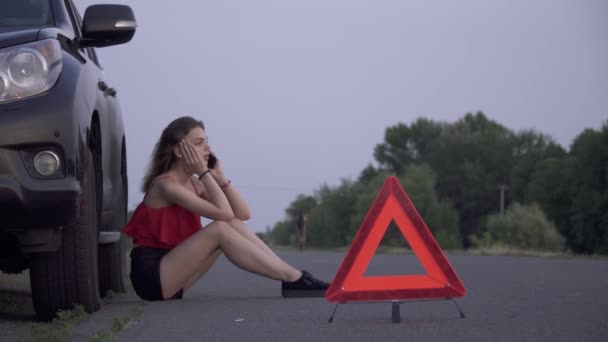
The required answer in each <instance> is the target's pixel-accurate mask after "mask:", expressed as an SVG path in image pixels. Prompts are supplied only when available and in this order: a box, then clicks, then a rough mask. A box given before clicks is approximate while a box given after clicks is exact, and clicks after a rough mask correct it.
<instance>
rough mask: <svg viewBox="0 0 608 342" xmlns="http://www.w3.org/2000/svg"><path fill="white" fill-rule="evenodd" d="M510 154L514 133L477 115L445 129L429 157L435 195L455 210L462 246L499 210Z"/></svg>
mask: <svg viewBox="0 0 608 342" xmlns="http://www.w3.org/2000/svg"><path fill="white" fill-rule="evenodd" d="M512 151H513V133H512V132H511V131H510V130H508V129H506V128H505V127H504V126H502V125H500V124H498V123H497V122H495V121H492V120H489V119H488V118H487V117H486V116H485V115H484V114H483V113H481V112H479V113H476V114H474V115H473V114H470V113H469V114H466V115H465V116H464V117H463V118H462V119H460V120H458V121H457V122H456V123H454V124H453V125H449V126H448V127H446V129H445V130H444V132H443V134H442V136H441V139H439V142H438V144H437V145H436V148H435V149H434V150H433V153H432V154H431V158H430V161H429V164H430V165H431V167H432V168H433V170H435V172H436V173H437V192H438V194H439V196H440V197H441V198H445V199H449V200H450V201H451V202H452V203H453V205H454V208H455V209H456V210H457V211H458V213H459V215H460V216H459V228H460V232H461V236H462V237H463V243H464V246H465V247H468V246H469V243H470V242H469V240H468V237H469V236H470V234H472V233H474V232H476V231H477V229H478V228H479V222H480V220H481V218H482V217H484V216H486V215H488V214H489V213H491V212H493V211H497V210H499V190H498V186H499V185H500V184H509V180H510V172H511V169H512V167H513V162H514V158H513V154H512Z"/></svg>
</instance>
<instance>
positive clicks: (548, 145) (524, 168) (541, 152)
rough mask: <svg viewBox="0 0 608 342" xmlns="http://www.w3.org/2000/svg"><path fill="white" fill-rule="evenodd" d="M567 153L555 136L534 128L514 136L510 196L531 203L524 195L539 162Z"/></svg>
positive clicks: (518, 200)
mask: <svg viewBox="0 0 608 342" xmlns="http://www.w3.org/2000/svg"><path fill="white" fill-rule="evenodd" d="M566 155H567V153H566V151H565V150H564V149H563V148H562V147H561V146H559V145H558V144H557V143H555V141H554V140H553V138H551V137H549V136H547V135H544V134H542V133H538V132H536V131H534V130H523V131H520V132H519V133H517V134H516V135H515V136H514V148H513V156H514V158H515V164H514V167H513V169H512V171H511V186H510V191H509V193H510V195H511V196H510V197H511V198H512V199H513V201H516V202H522V203H529V202H530V201H529V200H528V199H527V198H526V197H525V196H524V195H525V191H526V187H527V186H528V184H529V183H530V181H531V179H532V174H533V173H534V170H535V168H536V166H537V163H539V162H540V161H542V160H544V159H547V158H556V159H562V158H565V157H566Z"/></svg>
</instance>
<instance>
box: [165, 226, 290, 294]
mask: <svg viewBox="0 0 608 342" xmlns="http://www.w3.org/2000/svg"><path fill="white" fill-rule="evenodd" d="M217 250H221V251H222V252H223V253H224V254H225V255H226V257H227V258H228V260H230V261H231V262H232V263H233V264H235V265H236V266H237V267H239V268H242V269H244V270H246V271H249V272H252V273H256V274H259V275H261V276H265V277H267V278H271V279H276V280H284V281H295V280H297V279H298V278H299V277H300V276H301V272H300V271H298V270H296V269H295V268H293V267H291V266H289V265H287V264H286V263H284V262H280V261H279V260H280V259H279V260H277V258H274V257H271V256H270V255H268V254H267V253H266V252H263V251H262V250H261V249H260V248H259V247H258V246H256V245H254V244H253V243H252V242H251V241H249V240H248V239H246V238H245V237H244V236H243V235H241V234H239V233H238V232H237V231H236V230H234V229H232V228H231V227H230V226H229V225H228V224H227V223H226V222H218V221H216V222H212V223H211V224H209V225H207V227H206V228H205V229H203V230H201V231H199V232H197V233H196V234H194V235H192V236H191V237H190V238H188V239H187V240H186V241H184V242H182V243H181V244H179V245H178V246H177V247H175V248H174V249H172V250H171V251H170V252H169V253H167V254H166V255H165V256H164V257H163V258H162V260H161V262H160V281H161V285H162V290H163V298H170V297H171V296H173V295H174V294H175V293H176V292H177V291H179V290H180V289H182V288H184V286H185V285H187V283H188V281H189V280H191V279H192V277H193V276H194V275H195V274H196V272H197V270H200V268H201V264H202V263H205V262H209V260H210V258H211V257H212V256H213V254H214V253H215V252H216V251H217Z"/></svg>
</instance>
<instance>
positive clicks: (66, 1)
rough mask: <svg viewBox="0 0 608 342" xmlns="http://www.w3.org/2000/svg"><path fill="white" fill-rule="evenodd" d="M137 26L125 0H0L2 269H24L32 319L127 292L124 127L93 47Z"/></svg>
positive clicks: (118, 39)
mask: <svg viewBox="0 0 608 342" xmlns="http://www.w3.org/2000/svg"><path fill="white" fill-rule="evenodd" d="M136 26H137V24H136V21H135V16H134V14H133V11H132V9H131V8H130V7H129V6H125V5H91V6H89V7H87V8H86V10H85V12H84V17H81V16H80V14H79V12H78V10H77V8H76V7H75V6H74V3H73V1H72V0H2V1H0V271H2V272H4V273H21V272H23V271H26V270H27V269H29V277H30V285H31V292H32V300H33V304H34V308H35V311H36V314H37V315H38V316H39V317H40V318H41V319H45V320H50V319H52V318H53V317H55V315H56V313H57V311H58V310H65V309H71V308H73V307H74V306H75V305H78V304H79V305H82V306H83V307H84V309H85V310H86V311H87V312H94V311H96V310H98V309H99V308H100V306H101V303H102V301H101V298H102V297H103V296H104V295H105V294H106V293H108V291H114V292H124V291H125V284H126V261H125V260H126V259H125V249H124V248H123V245H124V244H125V243H124V235H123V234H122V233H121V230H122V228H123V226H124V225H125V221H126V215H127V202H128V191H127V188H128V179H127V154H126V151H127V146H126V137H125V128H124V124H123V118H122V112H121V109H120V103H119V99H118V91H117V90H116V89H115V88H113V87H112V86H111V82H110V81H108V80H106V78H105V77H104V73H103V69H102V67H101V63H100V61H99V58H98V56H97V54H96V50H95V48H102V47H107V46H112V45H117V44H124V43H127V42H129V41H130V40H131V39H132V38H133V36H134V34H135V30H136Z"/></svg>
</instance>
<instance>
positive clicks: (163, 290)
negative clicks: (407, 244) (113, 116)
mask: <svg viewBox="0 0 608 342" xmlns="http://www.w3.org/2000/svg"><path fill="white" fill-rule="evenodd" d="M211 155H212V152H211V149H210V147H209V141H208V139H207V134H206V133H205V126H204V125H203V123H202V122H201V121H198V120H196V119H194V118H192V117H181V118H179V119H176V120H174V121H173V122H171V123H170V124H169V126H167V127H166V128H165V129H164V131H163V133H162V135H161V137H160V140H159V141H158V143H157V144H156V146H155V149H154V152H153V157H152V160H151V163H150V166H149V169H148V172H147V174H146V176H145V177H144V182H143V187H142V189H143V191H144V192H145V196H144V199H143V201H142V203H140V205H139V206H138V207H137V209H135V212H134V213H133V216H132V218H131V220H130V221H129V223H128V224H127V225H126V226H125V228H124V232H125V233H126V234H127V235H129V236H131V237H132V238H133V242H134V248H133V250H132V252H131V274H130V277H131V282H132V284H133V288H134V290H135V292H136V293H137V295H138V296H139V297H141V298H142V299H146V300H163V299H173V298H181V297H182V295H183V292H184V291H186V290H188V289H189V288H190V287H191V286H192V285H193V284H194V283H195V282H196V281H197V280H199V279H200V278H201V277H202V276H203V275H204V274H205V273H206V272H207V271H208V270H209V269H210V268H211V267H212V266H213V264H214V263H215V261H216V260H217V259H218V257H219V256H220V254H221V253H224V254H225V255H226V257H227V258H228V259H229V260H230V261H231V262H232V263H233V264H235V265H236V266H238V267H240V268H242V269H244V270H246V271H249V272H252V273H256V274H259V275H261V276H264V277H267V278H271V279H276V280H281V281H282V286H281V293H282V295H283V297H316V296H323V295H324V293H325V290H326V289H327V288H328V286H329V284H328V283H325V282H323V281H320V280H318V279H316V278H314V277H313V276H312V275H310V273H308V272H306V271H298V270H297V269H295V268H293V267H292V266H290V265H288V264H287V263H285V262H284V261H283V260H281V259H280V258H279V257H278V256H277V255H276V254H274V252H273V251H272V250H271V249H270V248H269V247H268V246H267V245H266V244H264V242H263V241H262V240H260V239H259V238H258V237H257V236H256V235H255V234H254V233H253V232H251V230H249V228H248V227H247V226H246V225H245V224H244V223H243V221H245V220H247V219H249V217H250V212H249V207H248V206H247V203H246V202H245V200H243V198H242V197H241V195H240V194H239V192H238V191H237V189H236V188H235V186H234V185H232V184H231V183H230V180H229V179H228V178H227V177H226V176H225V175H224V171H223V169H222V163H221V161H219V160H217V161H216V163H215V165H214V166H213V168H209V167H208V161H209V158H210V156H211ZM214 157H215V156H213V157H211V158H212V159H215V158H214ZM201 216H202V217H206V218H209V219H211V220H214V221H213V222H211V223H210V224H208V225H207V226H206V227H204V228H203V227H202V225H201V222H200V217H201Z"/></svg>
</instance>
